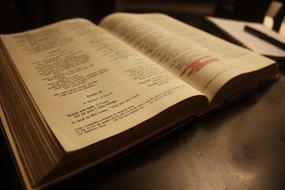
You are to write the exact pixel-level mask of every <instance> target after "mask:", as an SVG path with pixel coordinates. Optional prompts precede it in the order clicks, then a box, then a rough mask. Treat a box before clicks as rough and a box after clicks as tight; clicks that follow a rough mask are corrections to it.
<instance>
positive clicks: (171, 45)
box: [100, 13, 274, 101]
mask: <svg viewBox="0 0 285 190" xmlns="http://www.w3.org/2000/svg"><path fill="white" fill-rule="evenodd" d="M100 26H102V27H103V28H105V29H106V30H108V31H110V32H112V33H113V34H114V35H116V36H118V37H119V38H121V39H123V40H124V41H126V42H128V43H129V44H130V45H132V46H133V47H135V48H137V49H138V50H139V51H141V52H143V53H144V54H145V55H147V56H148V57H150V58H152V59H153V60H155V61H156V62H158V63H160V64H161V65H163V66H164V67H165V68H166V69H168V70H169V71H171V72H172V73H174V74H175V75H176V76H178V77H180V78H181V79H183V80H184V81H186V82H187V83H188V84H190V85H191V86H193V87H195V88H196V89H198V90H199V91H200V92H202V93H203V94H205V95H206V96H207V97H208V99H209V100H210V101H211V100H212V99H213V98H214V96H215V95H216V93H217V92H218V91H219V89H220V88H221V87H222V86H223V85H225V84H226V83H227V82H228V81H229V80H231V79H232V78H234V77H236V76H238V75H240V74H243V73H249V72H252V71H256V70H260V69H262V68H265V67H267V66H269V65H272V64H274V61H272V60H270V59H267V58H265V57H262V56H260V55H258V54H256V53H253V52H250V51H248V50H246V49H243V48H240V47H238V46H235V45H232V44H230V43H228V42H226V41H224V40H221V39H219V38H217V37H214V36H212V35H210V34H208V33H206V32H203V31H201V30H199V29H196V28H194V27H191V26H189V25H187V24H184V23H183V22H180V21H178V20H175V19H173V18H171V17H169V16H167V15H163V14H156V13H153V14H129V13H115V14H113V15H109V16H107V17H106V18H104V19H103V20H102V21H101V23H100Z"/></svg>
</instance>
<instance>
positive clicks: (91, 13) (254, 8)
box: [0, 0, 270, 34]
mask: <svg viewBox="0 0 285 190" xmlns="http://www.w3.org/2000/svg"><path fill="white" fill-rule="evenodd" d="M269 3H270V0H104V1H102V0H1V1H0V33H2V34H3V33H13V32H19V31H23V30H27V29H31V28H36V27H39V26H42V25H46V24H49V23H52V22H56V21H59V20H63V19H66V18H74V17H83V18H87V19H90V20H92V21H93V22H95V23H97V22H98V21H99V20H100V19H101V18H103V17H104V16H106V15H107V14H110V13H112V12H115V11H128V12H164V13H168V14H171V15H173V16H176V17H178V18H182V19H183V18H185V17H189V15H200V16H204V15H215V16H222V17H228V18H236V19H242V20H251V21H262V18H263V15H264V13H265V11H266V8H267V7H268V5H269Z"/></svg>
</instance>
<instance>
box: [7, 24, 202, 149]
mask: <svg viewBox="0 0 285 190" xmlns="http://www.w3.org/2000/svg"><path fill="white" fill-rule="evenodd" d="M1 39H2V41H3V43H4V44H5V47H6V48H7V50H8V52H9V54H10V56H11V58H12V60H13V62H14V63H15V65H16V68H17V70H18V71H19V73H20V77H22V79H23V81H24V82H25V85H26V86H27V88H28V90H29V91H30V93H31V95H32V97H33V99H34V101H35V103H36V104H37V106H38V108H39V111H40V112H41V114H42V115H43V117H44V119H45V120H46V122H47V124H48V125H49V126H50V128H51V130H52V131H53V133H54V134H55V136H56V137H57V138H58V140H59V141H60V142H61V144H62V146H63V147H64V148H65V150H66V151H74V150H76V149H80V148H82V147H85V146H88V145H91V144H93V143H95V142H98V141H100V140H103V139H106V138H108V137H111V136H113V135H115V134H118V133H120V132H123V131H125V130H127V129H129V128H131V127H134V126H136V125H137V124H139V123H141V122H143V121H145V120H147V119H149V118H151V117H153V116H154V115H156V114H158V113H159V112H161V111H163V110H165V109H166V108H168V107H170V106H172V105H174V104H176V103H177V102H180V101H182V100H185V99H187V98H189V97H192V96H197V95H201V93H200V92H198V91H197V90H195V89H194V88H191V87H190V86H189V85H187V84H186V83H185V82H183V81H181V80H179V79H177V78H176V77H175V76H174V75H173V74H171V73H169V72H168V71H167V70H165V69H164V68H162V67H161V66H159V65H158V64H156V63H154V62H153V61H152V60H150V59H148V58H147V57H145V56H144V55H141V54H139V53H138V52H137V51H136V50H134V49H132V48H130V47H129V46H128V45H126V44H125V43H124V42H122V41H120V40H118V39H116V38H115V37H114V36H113V35H111V34H109V33H107V32H106V31H104V30H103V29H101V28H99V27H97V26H95V25H94V24H92V23H91V22H89V21H86V20H83V19H71V20H66V21H62V22H60V23H56V24H52V25H49V26H46V27H43V28H40V29H36V30H31V31H27V32H23V33H17V34H13V35H2V36H1ZM189 109H191V108H189Z"/></svg>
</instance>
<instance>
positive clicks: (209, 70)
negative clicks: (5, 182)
mask: <svg viewBox="0 0 285 190" xmlns="http://www.w3.org/2000/svg"><path fill="white" fill-rule="evenodd" d="M0 47H1V48H0V58H1V65H0V67H1V80H0V81H1V107H2V110H1V120H2V123H3V131H4V132H5V134H6V137H7V139H8V142H9V143H10V145H11V149H12V152H13V153H14V157H15V160H16V163H17V166H18V168H19V171H20V175H21V176H22V179H23V183H24V185H25V187H26V188H28V189H30V188H34V189H37V188H42V187H46V186H48V185H51V184H53V183H55V182H58V181H60V180H62V179H64V178H67V177H69V176H72V175H74V174H76V173H78V172H80V171H83V170H84V169H86V168H89V167H91V166H94V165H98V164H100V163H102V162H104V161H106V160H108V159H110V158H111V157H113V156H115V155H117V154H119V153H121V152H123V151H125V150H127V149H129V148H131V147H134V146H135V145H138V144H139V143H142V142H145V141H147V140H148V139H150V138H152V137H154V136H156V135H158V134H161V133H162V132H163V131H166V130H169V129H171V128H172V127H175V125H176V124H177V123H179V122H181V121H183V120H185V119H187V118H189V117H199V116H201V115H203V114H205V113H207V112H209V111H210V110H213V109H215V108H219V107H221V106H222V105H223V104H224V103H225V102H227V101H230V100H231V99H234V98H235V97H236V96H239V95H240V94H242V93H244V92H248V91H249V90H251V89H253V88H255V87H257V86H258V85H260V84H261V83H262V82H263V81H268V80H274V79H276V77H277V75H278V66H277V64H276V63H275V62H274V61H272V60H270V59H268V58H265V57H262V56H260V55H258V54H255V53H253V52H250V51H248V50H246V49H243V48H240V47H237V46H235V45H232V44H230V43H228V42H225V41H223V40H221V39H219V38H216V37H214V36H212V35H209V34H207V33H205V32H203V31H201V30H199V29H196V28H193V27H191V26H188V25H186V24H184V23H182V22H180V21H177V20H175V19H173V18H171V17H169V16H166V15H163V14H128V13H115V14H112V15H109V16H107V17H106V18H104V19H103V20H102V21H101V23H100V24H99V26H96V25H94V24H93V23H91V22H90V21H88V20H85V19H69V20H64V21H61V22H58V23H55V24H51V25H48V26H45V27H42V28H38V29H34V30H30V31H26V32H21V33H16V34H9V35H1V45H0Z"/></svg>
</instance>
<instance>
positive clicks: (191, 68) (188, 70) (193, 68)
mask: <svg viewBox="0 0 285 190" xmlns="http://www.w3.org/2000/svg"><path fill="white" fill-rule="evenodd" d="M218 60H219V59H218V58H216V57H212V56H204V57H200V58H198V59H196V60H194V61H193V63H191V64H189V65H187V66H186V67H185V68H184V69H183V70H182V72H181V74H180V76H184V75H186V76H187V77H189V76H190V75H191V74H192V73H194V72H198V71H199V70H200V69H202V68H203V67H205V66H206V65H208V64H209V63H212V62H215V61H218Z"/></svg>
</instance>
